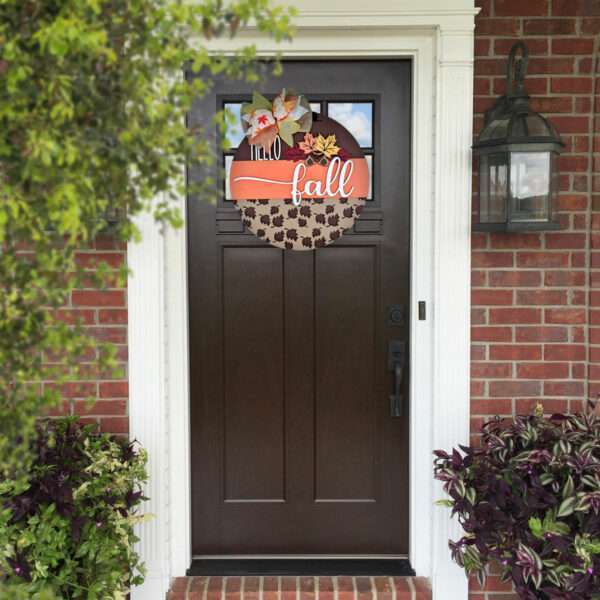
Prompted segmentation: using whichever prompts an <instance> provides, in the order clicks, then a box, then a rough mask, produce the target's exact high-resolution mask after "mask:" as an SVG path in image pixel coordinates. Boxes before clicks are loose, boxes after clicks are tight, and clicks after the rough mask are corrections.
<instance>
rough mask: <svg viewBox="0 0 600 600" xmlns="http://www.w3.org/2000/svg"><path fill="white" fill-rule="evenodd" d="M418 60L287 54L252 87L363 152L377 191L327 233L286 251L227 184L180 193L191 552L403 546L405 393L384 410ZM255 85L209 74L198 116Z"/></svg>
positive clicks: (400, 286) (404, 280) (402, 273)
mask: <svg viewBox="0 0 600 600" xmlns="http://www.w3.org/2000/svg"><path fill="white" fill-rule="evenodd" d="M410 73H411V65H410V62H408V61H391V60H390V61H387V60H382V61H318V62H317V61H293V62H286V63H285V64H284V74H283V76H282V77H280V78H273V79H270V80H268V81H267V82H266V83H265V85H264V86H262V87H261V91H262V92H264V93H266V94H268V95H269V94H272V95H274V94H275V93H277V92H278V91H279V90H280V89H281V88H283V87H288V88H293V89H296V90H298V91H300V92H301V93H304V94H306V95H307V96H308V98H309V100H310V101H311V102H312V103H314V107H313V110H318V111H319V112H322V113H324V114H329V115H330V116H332V117H334V118H336V119H339V120H340V122H342V124H345V125H346V126H347V127H348V128H349V129H350V130H351V131H352V132H353V133H354V135H355V137H356V138H357V140H358V141H359V142H360V143H361V145H362V146H363V149H364V151H365V154H366V155H367V157H368V159H369V160H370V161H371V163H372V193H371V199H370V200H369V201H368V202H367V206H366V207H365V210H364V212H363V214H362V215H361V217H360V218H359V219H358V220H357V221H356V223H355V226H354V227H353V229H352V230H351V231H349V232H347V233H346V234H344V235H343V236H342V237H341V238H340V239H339V240H337V241H336V242H335V243H334V244H332V245H331V246H328V247H326V248H320V249H318V250H315V251H307V252H294V251H282V250H279V249H277V248H274V247H271V246H268V245H266V244H264V243H263V242H261V241H260V240H259V239H258V238H256V237H255V236H253V235H252V234H251V233H249V232H248V231H246V230H245V229H244V226H243V224H242V222H241V218H240V215H239V213H238V211H237V209H236V208H235V206H234V204H233V202H231V201H230V200H228V199H227V198H226V197H225V198H222V199H220V200H219V201H218V202H217V203H216V205H213V204H210V203H207V202H204V201H202V199H201V198H190V200H189V203H188V228H189V229H188V237H189V290H190V292H189V293H190V297H189V300H190V303H189V310H190V381H191V447H192V457H191V458H192V511H193V512H192V526H193V536H192V537H193V553H194V555H206V554H212V555H214V554H223V555H227V554H406V553H407V550H408V447H409V444H408V404H409V403H408V398H405V403H404V405H405V410H404V413H403V416H401V417H392V416H391V415H390V400H389V395H390V394H391V393H392V389H393V385H394V379H393V373H391V372H390V370H389V368H388V343H389V341H390V340H402V341H404V342H406V343H408V342H407V340H408V322H409V318H408V317H409V315H408V300H409V258H410V257H409V249H410V226H409V224H410V178H409V174H410V97H411V78H410ZM251 92H252V89H251V88H249V87H247V86H245V85H244V84H241V83H239V82H225V81H223V82H219V83H217V85H216V86H215V88H214V89H213V91H212V92H211V94H209V95H208V96H206V97H205V98H203V99H202V100H200V101H198V102H197V103H196V105H195V106H194V109H193V111H192V113H191V114H190V124H191V125H193V124H194V123H206V122H208V121H209V119H210V118H211V116H212V114H213V113H214V111H215V110H217V109H219V108H221V107H223V106H224V105H225V104H227V105H230V106H231V107H232V108H233V109H234V110H235V109H236V107H237V109H239V103H240V102H241V101H244V100H247V99H249V98H250V96H251ZM233 135H234V137H235V136H237V137H238V138H239V132H238V133H237V134H236V133H234V134H233ZM227 161H228V156H223V161H222V164H223V165H225V164H226V163H227ZM204 175H205V174H203V173H200V172H197V171H195V170H190V172H189V174H188V176H189V178H190V179H191V180H194V179H196V178H200V177H203V176H204ZM223 189H225V184H224V182H223ZM392 305H401V306H402V307H404V311H405V318H404V320H403V322H402V323H400V324H390V323H389V321H388V319H387V315H388V312H389V307H390V306H392ZM408 369H409V363H408V360H407V361H406V362H405V364H404V372H405V373H408ZM402 390H403V393H404V394H405V396H406V394H408V377H407V376H405V377H404V380H403V386H402Z"/></svg>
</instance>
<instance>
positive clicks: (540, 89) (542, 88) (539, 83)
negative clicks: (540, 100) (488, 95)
mask: <svg viewBox="0 0 600 600" xmlns="http://www.w3.org/2000/svg"><path fill="white" fill-rule="evenodd" d="M548 81H549V78H548V77H527V84H526V86H527V91H528V92H529V93H530V94H532V95H534V94H535V95H544V94H547V93H548ZM493 92H494V94H496V95H501V94H505V93H506V77H504V78H501V77H497V78H495V79H494V83H493Z"/></svg>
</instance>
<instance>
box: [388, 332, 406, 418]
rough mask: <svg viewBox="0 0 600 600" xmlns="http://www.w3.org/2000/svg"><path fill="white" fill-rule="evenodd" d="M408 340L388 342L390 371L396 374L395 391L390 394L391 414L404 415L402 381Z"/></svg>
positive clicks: (393, 415)
mask: <svg viewBox="0 0 600 600" xmlns="http://www.w3.org/2000/svg"><path fill="white" fill-rule="evenodd" d="M405 352H406V342H403V341H401V340H390V342H389V344H388V371H390V372H392V373H393V374H394V388H393V393H392V394H390V396H389V399H390V415H391V416H392V417H402V416H403V413H404V406H403V405H404V396H403V394H402V383H403V379H404V355H405Z"/></svg>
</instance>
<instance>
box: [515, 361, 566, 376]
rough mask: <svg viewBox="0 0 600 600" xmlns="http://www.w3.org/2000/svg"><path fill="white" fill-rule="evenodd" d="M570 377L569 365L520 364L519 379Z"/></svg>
mask: <svg viewBox="0 0 600 600" xmlns="http://www.w3.org/2000/svg"><path fill="white" fill-rule="evenodd" d="M568 376H569V363H520V364H518V365H517V377H518V378H519V379H564V378H565V377H568Z"/></svg>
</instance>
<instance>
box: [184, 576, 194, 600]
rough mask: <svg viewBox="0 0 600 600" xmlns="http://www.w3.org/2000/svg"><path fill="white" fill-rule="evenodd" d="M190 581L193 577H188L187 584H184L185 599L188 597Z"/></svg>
mask: <svg viewBox="0 0 600 600" xmlns="http://www.w3.org/2000/svg"><path fill="white" fill-rule="evenodd" d="M192 581H193V578H192V577H188V582H187V585H186V586H185V594H184V598H185V600H188V598H189V595H190V588H191V587H192Z"/></svg>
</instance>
